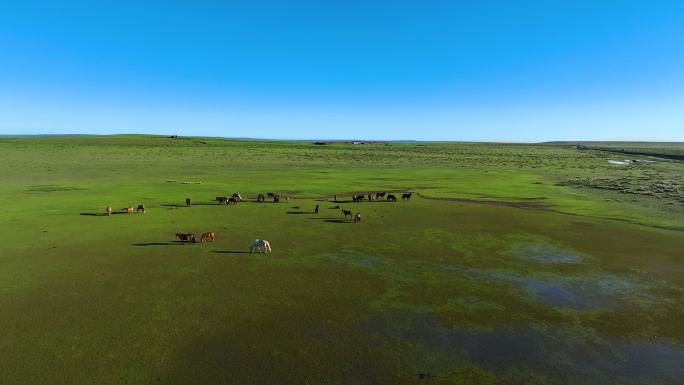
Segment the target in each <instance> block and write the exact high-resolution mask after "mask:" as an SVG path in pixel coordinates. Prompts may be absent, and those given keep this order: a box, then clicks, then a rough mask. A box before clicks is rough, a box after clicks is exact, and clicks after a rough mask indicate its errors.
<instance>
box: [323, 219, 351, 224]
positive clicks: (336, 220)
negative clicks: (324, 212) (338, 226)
mask: <svg viewBox="0 0 684 385" xmlns="http://www.w3.org/2000/svg"><path fill="white" fill-rule="evenodd" d="M324 221H325V222H327V223H347V224H349V223H354V221H353V220H352V219H348V220H347V219H324Z"/></svg>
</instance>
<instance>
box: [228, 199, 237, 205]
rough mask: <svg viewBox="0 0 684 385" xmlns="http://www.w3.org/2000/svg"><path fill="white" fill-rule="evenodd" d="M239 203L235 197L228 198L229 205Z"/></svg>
mask: <svg viewBox="0 0 684 385" xmlns="http://www.w3.org/2000/svg"><path fill="white" fill-rule="evenodd" d="M237 203H238V200H237V199H235V198H233V197H230V198H228V204H229V205H236V204H237Z"/></svg>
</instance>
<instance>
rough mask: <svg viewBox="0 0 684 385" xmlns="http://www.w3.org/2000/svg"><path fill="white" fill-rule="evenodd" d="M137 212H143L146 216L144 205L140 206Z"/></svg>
mask: <svg viewBox="0 0 684 385" xmlns="http://www.w3.org/2000/svg"><path fill="white" fill-rule="evenodd" d="M135 211H137V212H142V213H143V214H145V206H143V205H138V208H137V209H136V210H135Z"/></svg>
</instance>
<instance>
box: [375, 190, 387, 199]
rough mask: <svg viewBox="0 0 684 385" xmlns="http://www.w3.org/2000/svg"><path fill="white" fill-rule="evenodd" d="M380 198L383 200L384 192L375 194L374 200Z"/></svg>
mask: <svg viewBox="0 0 684 385" xmlns="http://www.w3.org/2000/svg"><path fill="white" fill-rule="evenodd" d="M380 198H382V199H385V193H384V192H379V193H377V194H375V199H380Z"/></svg>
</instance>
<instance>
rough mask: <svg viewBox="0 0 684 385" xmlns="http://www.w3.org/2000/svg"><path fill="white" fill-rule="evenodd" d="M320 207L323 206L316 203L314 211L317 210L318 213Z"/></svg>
mask: <svg viewBox="0 0 684 385" xmlns="http://www.w3.org/2000/svg"><path fill="white" fill-rule="evenodd" d="M320 208H321V205H316V208H315V209H314V212H315V213H316V214H318V209H320Z"/></svg>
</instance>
